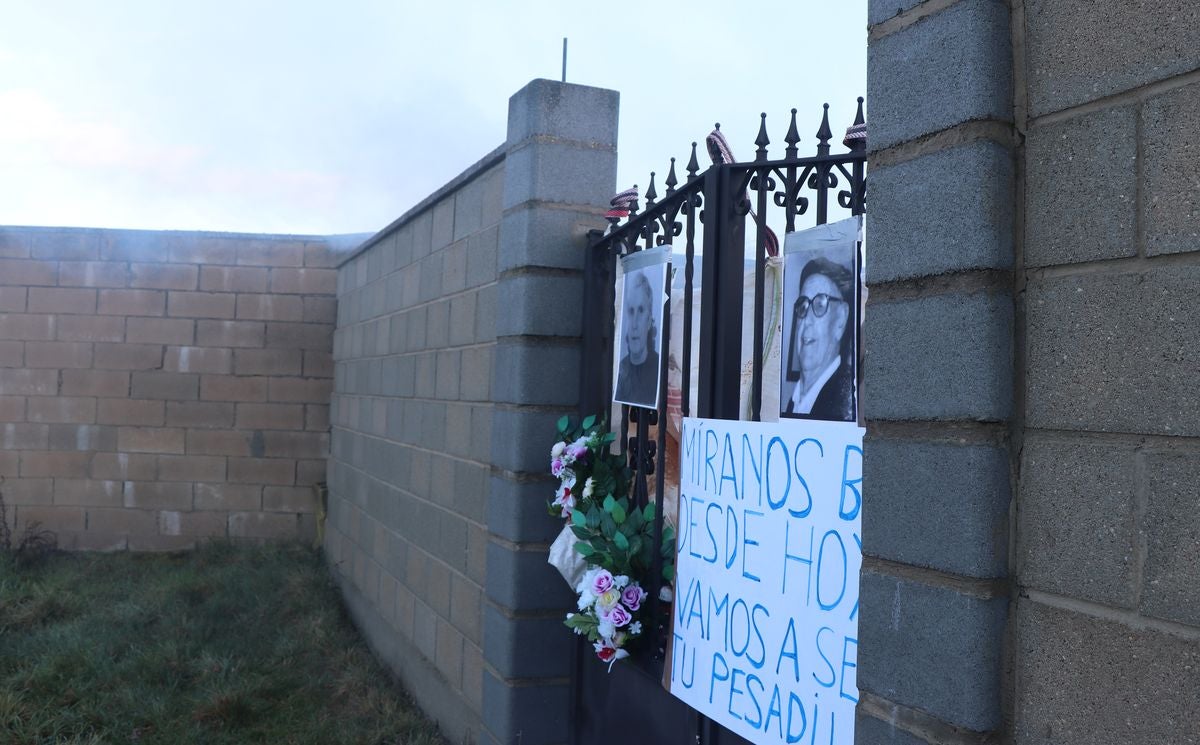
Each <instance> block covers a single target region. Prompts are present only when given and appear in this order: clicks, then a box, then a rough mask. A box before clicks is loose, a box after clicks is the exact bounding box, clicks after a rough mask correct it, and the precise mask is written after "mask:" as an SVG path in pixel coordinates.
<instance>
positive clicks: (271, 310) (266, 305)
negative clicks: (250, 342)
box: [237, 269, 305, 321]
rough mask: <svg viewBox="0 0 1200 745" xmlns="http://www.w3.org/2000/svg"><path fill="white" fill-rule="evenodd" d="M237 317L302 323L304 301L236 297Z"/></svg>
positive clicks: (266, 296)
mask: <svg viewBox="0 0 1200 745" xmlns="http://www.w3.org/2000/svg"><path fill="white" fill-rule="evenodd" d="M297 271H303V270H302V269H301V270H297ZM237 317H238V318H244V319H253V320H260V321H303V320H305V319H304V301H303V299H302V298H300V297H298V296H294V295H238V296H237Z"/></svg>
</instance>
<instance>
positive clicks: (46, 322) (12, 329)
mask: <svg viewBox="0 0 1200 745" xmlns="http://www.w3.org/2000/svg"><path fill="white" fill-rule="evenodd" d="M0 338H3V339H7V340H11V341H49V340H51V339H53V338H54V316H51V315H40V314H38V315H31V314H25V313H3V314H0Z"/></svg>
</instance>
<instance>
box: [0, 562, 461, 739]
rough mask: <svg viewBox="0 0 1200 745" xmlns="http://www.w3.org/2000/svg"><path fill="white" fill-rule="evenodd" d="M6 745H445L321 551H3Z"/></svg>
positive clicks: (1, 676) (0, 670)
mask: <svg viewBox="0 0 1200 745" xmlns="http://www.w3.org/2000/svg"><path fill="white" fill-rule="evenodd" d="M0 742H4V743H11V745H26V744H28V745H34V744H35V743H36V744H37V745H43V744H45V743H62V744H64V745H65V744H66V743H71V744H73V745H85V744H87V745H98V744H100V743H163V744H164V745H165V744H167V743H170V744H171V745H179V744H183V743H204V744H205V745H226V744H228V745H235V744H236V745H244V744H245V743H272V744H274V743H281V744H283V743H295V744H296V745H301V744H305V743H313V744H314V745H316V744H321V745H324V744H325V743H364V744H370V745H384V744H385V743H387V744H390V743H397V744H398V743H406V744H409V745H442V744H443V743H444V741H443V740H442V739H441V738H440V737H439V735H438V734H437V731H436V727H435V725H434V724H433V723H431V722H430V721H429V720H427V719H426V718H425V717H424V716H423V715H422V714H421V713H420V711H419V710H418V709H417V708H416V706H415V704H414V703H413V702H412V700H411V699H410V698H409V697H408V696H407V695H406V694H405V693H404V691H403V690H401V689H400V688H398V687H397V686H396V685H395V684H394V683H393V682H392V681H391V679H390V677H389V676H388V674H387V673H386V672H385V671H384V670H383V668H382V667H381V666H380V665H379V664H378V663H377V662H376V661H375V659H374V658H373V657H372V656H371V653H370V651H369V650H368V649H367V647H366V646H365V645H364V643H363V642H362V640H361V639H360V638H359V636H358V634H357V632H356V631H355V630H354V628H353V626H352V625H351V624H350V622H349V619H348V618H347V617H346V615H345V611H344V610H343V606H342V604H341V598H340V597H339V595H338V592H337V590H336V588H335V587H334V586H333V583H332V581H331V580H330V579H329V576H328V570H327V568H326V567H325V565H324V563H323V562H322V560H321V558H320V556H319V554H317V553H316V552H314V551H312V550H309V549H307V548H303V547H299V546H267V547H249V546H234V545H229V544H213V545H209V546H207V547H205V548H202V549H200V550H198V551H195V552H193V553H188V554H176V555H163V554H128V553H120V554H73V555H68V554H55V555H51V556H47V557H45V558H43V559H42V560H40V561H38V562H37V563H36V564H34V565H32V566H26V567H18V566H17V563H16V561H15V560H14V559H13V558H12V557H11V556H5V555H2V554H0Z"/></svg>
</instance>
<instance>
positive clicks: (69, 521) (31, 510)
mask: <svg viewBox="0 0 1200 745" xmlns="http://www.w3.org/2000/svg"><path fill="white" fill-rule="evenodd" d="M35 523H36V524H37V526H38V527H40V528H42V529H43V530H52V531H54V532H56V533H63V532H69V533H81V532H83V529H84V512H83V510H82V509H80V508H78V507H57V506H56V507H47V506H42V505H33V506H31V505H20V506H19V507H18V508H17V511H16V524H15V529H14V530H13V532H14V533H16V534H17V535H20V534H21V533H22V532H24V530H25V529H26V528H27V527H29V526H31V525H34V524H35Z"/></svg>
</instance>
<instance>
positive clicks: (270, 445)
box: [263, 431, 329, 458]
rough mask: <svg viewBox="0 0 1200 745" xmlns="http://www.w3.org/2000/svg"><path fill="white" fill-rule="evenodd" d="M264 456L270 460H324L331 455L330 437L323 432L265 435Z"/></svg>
mask: <svg viewBox="0 0 1200 745" xmlns="http://www.w3.org/2000/svg"><path fill="white" fill-rule="evenodd" d="M263 442H264V444H265V449H264V454H265V455H266V456H267V457H269V458H324V457H326V456H327V455H328V454H329V435H327V434H324V433H322V432H279V431H268V432H264V433H263Z"/></svg>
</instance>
